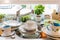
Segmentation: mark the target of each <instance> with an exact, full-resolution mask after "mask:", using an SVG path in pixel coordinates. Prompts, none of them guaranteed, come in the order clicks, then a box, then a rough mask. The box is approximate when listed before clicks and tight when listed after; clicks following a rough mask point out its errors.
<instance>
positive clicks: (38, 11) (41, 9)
mask: <svg viewBox="0 0 60 40" xmlns="http://www.w3.org/2000/svg"><path fill="white" fill-rule="evenodd" d="M44 9H45V7H44V6H43V5H36V6H35V7H34V12H35V14H37V15H40V14H42V13H43V12H44Z"/></svg>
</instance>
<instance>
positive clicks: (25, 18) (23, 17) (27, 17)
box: [20, 15, 30, 22]
mask: <svg viewBox="0 0 60 40" xmlns="http://www.w3.org/2000/svg"><path fill="white" fill-rule="evenodd" d="M29 19H30V15H25V16H22V17H21V18H20V20H21V21H22V22H26V21H27V20H29Z"/></svg>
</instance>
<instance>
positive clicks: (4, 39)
mask: <svg viewBox="0 0 60 40" xmlns="http://www.w3.org/2000/svg"><path fill="white" fill-rule="evenodd" d="M14 36H15V39H11V38H10V37H0V40H45V39H24V38H20V37H18V36H17V35H16V34H15V35H14Z"/></svg>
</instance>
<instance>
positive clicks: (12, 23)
mask: <svg viewBox="0 0 60 40" xmlns="http://www.w3.org/2000/svg"><path fill="white" fill-rule="evenodd" d="M4 24H6V25H10V26H19V25H21V24H22V22H20V23H19V22H18V21H15V20H9V21H5V22H4Z"/></svg>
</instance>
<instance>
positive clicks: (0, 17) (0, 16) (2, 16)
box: [0, 14, 5, 22]
mask: <svg viewBox="0 0 60 40" xmlns="http://www.w3.org/2000/svg"><path fill="white" fill-rule="evenodd" d="M4 16H5V15H4V14H0V22H2V21H3V18H4Z"/></svg>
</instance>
